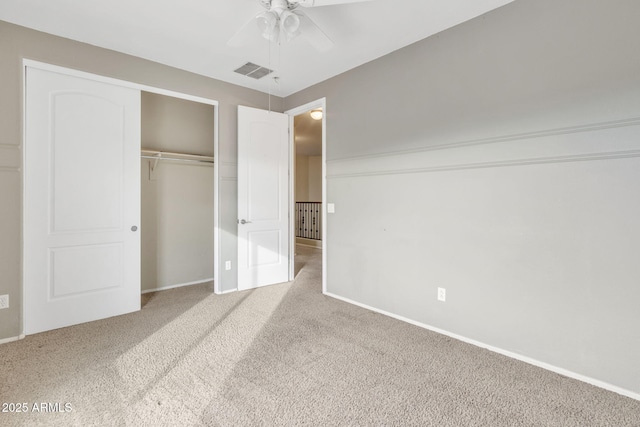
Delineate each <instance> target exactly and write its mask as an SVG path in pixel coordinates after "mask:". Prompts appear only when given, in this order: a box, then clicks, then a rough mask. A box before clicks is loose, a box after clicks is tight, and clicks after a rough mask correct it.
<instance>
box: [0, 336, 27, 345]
mask: <svg viewBox="0 0 640 427" xmlns="http://www.w3.org/2000/svg"><path fill="white" fill-rule="evenodd" d="M23 338H24V334H21V335H18V336H17V337H11V338H3V339H0V345H2V344H7V343H10V342H14V341H20V340H21V339H23Z"/></svg>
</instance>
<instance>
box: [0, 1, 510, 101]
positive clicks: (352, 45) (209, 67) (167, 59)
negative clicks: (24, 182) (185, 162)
mask: <svg viewBox="0 0 640 427" xmlns="http://www.w3.org/2000/svg"><path fill="white" fill-rule="evenodd" d="M511 1H513V0H402V1H398V0H372V1H368V2H361V3H353V4H342V5H335V6H324V7H314V8H307V9H304V12H305V13H306V14H307V16H309V17H310V18H311V19H313V21H315V22H316V24H318V25H319V26H320V27H321V28H322V29H323V30H324V32H325V33H326V34H327V35H328V36H329V37H330V38H331V39H332V40H333V41H334V43H335V45H334V47H333V48H332V49H331V50H329V51H328V52H324V53H318V52H317V51H315V50H313V49H312V48H311V47H310V45H309V44H308V42H307V41H306V40H304V39H303V38H301V37H298V38H296V39H294V40H292V41H291V42H289V43H283V44H282V45H281V46H280V48H279V52H278V49H277V48H274V49H273V50H272V54H271V59H269V48H268V42H267V41H266V40H264V39H261V38H260V37H259V35H257V33H256V38H255V41H254V43H250V44H249V45H245V46H242V47H239V48H231V47H229V46H227V44H226V42H227V40H228V39H229V38H231V37H232V36H233V35H234V34H235V33H236V31H237V30H238V29H239V28H240V27H241V26H242V25H243V24H244V23H245V22H247V21H248V20H249V19H250V18H251V17H252V16H254V15H255V14H256V13H258V12H260V11H262V10H264V9H263V8H262V6H261V5H260V4H259V2H258V0H180V1H176V0H82V1H78V0H1V1H0V20H4V21H8V22H12V23H15V24H18V25H22V26H25V27H29V28H33V29H36V30H40V31H44V32H47V33H51V34H55V35H59V36H62V37H66V38H70V39H73V40H78V41H82V42H86V43H89V44H92V45H96V46H100V47H104V48H107V49H112V50H115V51H119V52H124V53H127V54H130V55H135V56H138V57H141V58H146V59H149V60H152V61H156V62H160V63H162V64H166V65H170V66H173V67H176V68H180V69H183V70H188V71H191V72H194V73H197V74H202V75H205V76H209V77H213V78H215V79H219V80H223V81H226V82H230V83H234V84H237V85H240V86H245V87H249V88H252V89H257V90H260V91H263V92H268V91H269V90H271V92H272V93H273V94H275V95H278V96H288V95H290V94H292V93H295V92H297V91H300V90H302V89H304V88H307V87H309V86H311V85H313V84H316V83H319V82H321V81H324V80H326V79H328V78H330V77H333V76H335V75H338V74H340V73H343V72H345V71H347V70H349V69H351V68H354V67H357V66H358V65H361V64H364V63H366V62H369V61H371V60H373V59H375V58H378V57H380V56H383V55H386V54H387V53H390V52H392V51H394V50H397V49H400V48H402V47H404V46H407V45H409V44H411V43H413V42H416V41H418V40H421V39H423V38H426V37H428V36H430V35H433V34H435V33H438V32H440V31H442V30H444V29H446V28H450V27H452V26H454V25H457V24H460V23H462V22H464V21H467V20H469V19H471V18H474V17H476V16H478V15H481V14H483V13H486V12H488V11H490V10H492V9H495V8H497V7H500V6H502V5H504V4H507V3H510V2H511ZM249 61H250V62H254V63H256V64H259V65H263V66H266V67H269V64H270V65H271V67H270V68H272V69H275V70H276V73H275V74H276V75H277V76H278V77H279V83H278V84H277V85H275V84H274V83H273V79H270V78H267V77H265V78H263V79H261V80H255V79H252V78H250V77H246V76H241V75H239V74H236V73H234V72H233V70H234V69H236V68H238V67H239V66H241V65H243V64H244V63H246V62H249ZM270 85H271V86H272V87H271V88H269V86H270Z"/></svg>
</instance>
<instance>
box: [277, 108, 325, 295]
mask: <svg viewBox="0 0 640 427" xmlns="http://www.w3.org/2000/svg"><path fill="white" fill-rule="evenodd" d="M315 108H322V112H323V115H322V160H321V164H322V293H323V294H326V293H327V99H326V98H320V99H316V100H315V101H311V102H307V103H306V104H303V105H300V106H298V107H295V108H292V109H290V110H287V111H285V114H288V115H289V247H290V250H289V280H290V281H291V280H293V279H294V278H295V277H294V276H295V264H294V261H295V260H294V256H295V248H296V232H295V220H294V218H295V207H296V201H295V197H293V196H294V195H295V173H294V172H295V161H296V158H295V153H296V146H295V140H294V137H295V132H294V127H293V119H294V117H295V116H297V115H299V114H302V113H306V112H308V111H311V110H313V109H315Z"/></svg>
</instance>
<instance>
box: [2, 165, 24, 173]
mask: <svg viewBox="0 0 640 427" xmlns="http://www.w3.org/2000/svg"><path fill="white" fill-rule="evenodd" d="M0 172H22V168H21V167H17V166H0Z"/></svg>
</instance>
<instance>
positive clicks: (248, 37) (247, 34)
mask: <svg viewBox="0 0 640 427" xmlns="http://www.w3.org/2000/svg"><path fill="white" fill-rule="evenodd" d="M257 37H260V33H259V31H258V26H257V25H256V17H255V16H252V17H251V19H249V20H248V21H247V22H245V23H244V24H242V27H240V29H239V30H238V31H237V32H236V33H235V34H234V35H233V37H231V38H230V39H229V40H228V41H227V46H231V47H240V46H246V45H248V44H250V43H251V42H252V41H253V40H255V39H256V38H257Z"/></svg>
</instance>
